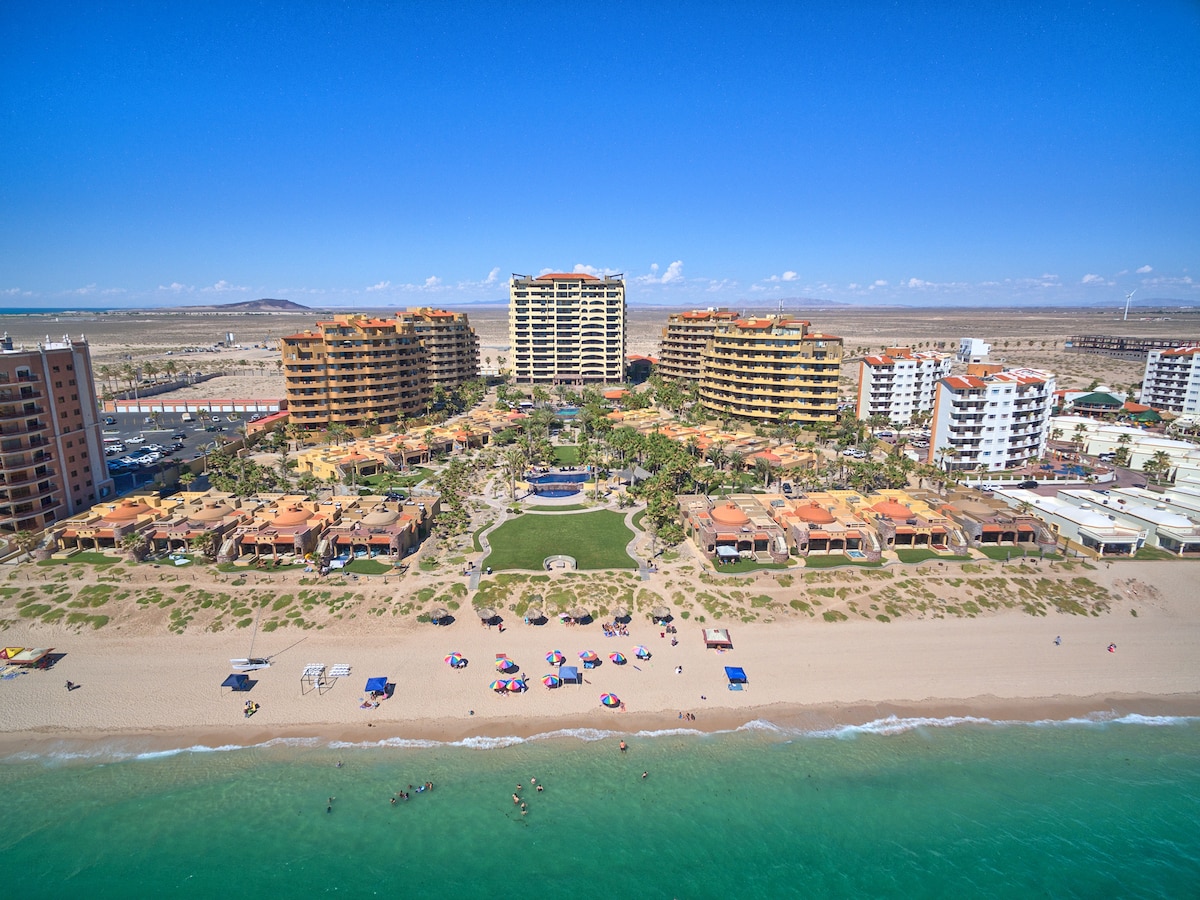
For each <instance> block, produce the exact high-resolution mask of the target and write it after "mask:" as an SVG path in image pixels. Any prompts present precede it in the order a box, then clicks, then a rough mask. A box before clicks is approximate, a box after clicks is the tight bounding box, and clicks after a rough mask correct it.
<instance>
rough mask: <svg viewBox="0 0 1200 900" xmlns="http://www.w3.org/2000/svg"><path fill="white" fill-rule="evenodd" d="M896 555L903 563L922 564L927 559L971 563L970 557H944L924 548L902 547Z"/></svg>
mask: <svg viewBox="0 0 1200 900" xmlns="http://www.w3.org/2000/svg"><path fill="white" fill-rule="evenodd" d="M896 555H897V556H898V557H900V562H902V563H920V562H925V560H927V559H936V560H939V561H941V562H970V560H971V557H969V556H943V555H942V554H940V553H935V552H934V551H932V550H926V549H924V548H923V547H901V548H899V549H897V550H896Z"/></svg>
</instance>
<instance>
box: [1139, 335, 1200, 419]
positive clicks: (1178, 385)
mask: <svg viewBox="0 0 1200 900" xmlns="http://www.w3.org/2000/svg"><path fill="white" fill-rule="evenodd" d="M1142 403H1144V404H1146V405H1147V406H1152V407H1154V408H1155V409H1157V410H1164V409H1165V410H1169V411H1170V412H1173V413H1200V347H1176V348H1174V349H1172V350H1151V351H1150V352H1149V353H1147V354H1146V371H1145V373H1144V374H1143V375H1142Z"/></svg>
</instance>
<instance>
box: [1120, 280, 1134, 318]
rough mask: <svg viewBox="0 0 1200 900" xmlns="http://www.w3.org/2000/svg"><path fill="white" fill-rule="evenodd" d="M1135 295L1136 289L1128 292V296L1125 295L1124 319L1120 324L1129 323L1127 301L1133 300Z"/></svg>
mask: <svg viewBox="0 0 1200 900" xmlns="http://www.w3.org/2000/svg"><path fill="white" fill-rule="evenodd" d="M1136 293H1137V288H1134V289H1133V290H1132V291H1130V292H1129V293H1128V294H1126V295H1125V318H1123V319H1122V320H1121V321H1122V322H1128V321H1129V301H1130V300H1132V299H1133V295H1134V294H1136Z"/></svg>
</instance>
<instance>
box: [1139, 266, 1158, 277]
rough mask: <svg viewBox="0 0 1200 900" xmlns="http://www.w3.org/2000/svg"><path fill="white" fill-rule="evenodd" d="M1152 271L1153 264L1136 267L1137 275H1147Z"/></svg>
mask: <svg viewBox="0 0 1200 900" xmlns="http://www.w3.org/2000/svg"><path fill="white" fill-rule="evenodd" d="M1153 271H1154V266H1142V267H1141V268H1139V269H1137V273H1138V274H1139V275H1149V274H1150V273H1151V272H1153Z"/></svg>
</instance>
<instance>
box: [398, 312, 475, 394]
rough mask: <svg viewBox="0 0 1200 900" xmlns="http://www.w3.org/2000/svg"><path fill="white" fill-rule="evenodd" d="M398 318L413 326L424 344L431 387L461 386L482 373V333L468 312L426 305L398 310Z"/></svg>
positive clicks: (400, 321)
mask: <svg viewBox="0 0 1200 900" xmlns="http://www.w3.org/2000/svg"><path fill="white" fill-rule="evenodd" d="M396 321H397V322H399V323H400V324H401V325H402V326H404V325H409V326H412V330H413V331H414V332H415V333H416V335H417V338H418V339H419V340H420V341H421V344H422V346H424V348H425V356H426V367H427V368H426V374H427V377H428V378H429V384H430V386H431V387H436V386H438V385H441V386H442V387H445V388H452V387H457V386H458V385H460V384H462V383H463V382H464V381H470V380H471V379H473V378H478V377H479V337H478V336H477V335H476V334H475V329H474V328H472V327H471V323H470V322H469V321H468V319H467V314H466V313H456V312H447V311H446V310H444V309H430V308H429V307H422V308H421V309H409V310H408V311H406V312H399V313H396Z"/></svg>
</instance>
